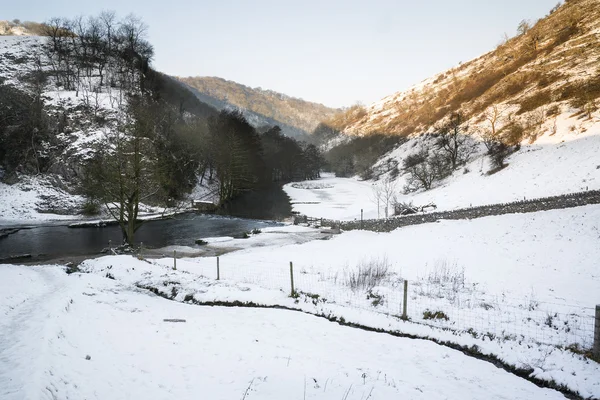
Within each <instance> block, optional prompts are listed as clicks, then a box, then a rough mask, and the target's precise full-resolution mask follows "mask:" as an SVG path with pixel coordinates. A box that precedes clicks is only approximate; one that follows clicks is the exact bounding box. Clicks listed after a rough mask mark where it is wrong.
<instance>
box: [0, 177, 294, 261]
mask: <svg viewBox="0 0 600 400" xmlns="http://www.w3.org/2000/svg"><path fill="white" fill-rule="evenodd" d="M220 214H226V215H231V216H236V217H239V218H231V217H228V216H217V215H199V214H182V215H179V216H176V217H174V218H172V219H167V220H162V221H152V222H147V223H146V224H144V225H142V226H141V227H140V229H139V230H138V231H137V232H136V235H135V240H136V242H143V243H144V246H146V247H164V246H168V245H183V246H193V245H195V240H196V239H200V238H205V237H212V236H235V235H239V234H241V233H242V232H247V231H251V230H252V229H254V228H258V229H261V228H264V227H268V226H276V225H278V223H276V222H272V221H259V220H282V219H284V218H286V217H289V216H290V215H291V205H290V201H289V198H288V197H287V195H286V194H285V192H284V191H283V190H282V189H281V187H280V186H270V187H267V188H264V189H260V190H256V191H253V192H248V193H245V194H244V195H242V196H240V197H238V198H237V199H235V200H234V201H232V202H231V203H230V204H228V205H227V206H226V207H225V208H224V209H223V210H221V211H220ZM109 240H110V241H112V243H113V244H114V245H117V244H119V243H121V241H122V235H121V230H120V228H119V227H118V226H116V225H112V226H107V227H103V228H95V227H87V228H77V229H73V228H68V227H66V226H43V227H36V228H32V229H23V230H21V231H19V232H17V233H13V234H11V235H9V236H8V237H6V238H4V239H0V258H6V257H9V256H14V255H22V254H31V255H32V256H34V257H38V256H40V255H43V256H45V257H49V258H50V257H52V256H67V255H86V254H96V253H98V252H99V251H100V250H102V249H103V248H105V247H107V246H108V241H109Z"/></svg>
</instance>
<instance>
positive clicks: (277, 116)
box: [178, 77, 340, 136]
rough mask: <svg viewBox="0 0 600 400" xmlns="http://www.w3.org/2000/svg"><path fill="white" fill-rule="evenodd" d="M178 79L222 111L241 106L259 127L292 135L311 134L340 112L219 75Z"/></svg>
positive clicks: (200, 97) (204, 100) (206, 101)
mask: <svg viewBox="0 0 600 400" xmlns="http://www.w3.org/2000/svg"><path fill="white" fill-rule="evenodd" d="M178 79H179V80H180V81H181V82H184V83H186V84H188V85H189V86H190V87H192V88H193V89H195V93H196V95H197V96H198V98H199V99H200V100H201V101H203V102H205V103H207V104H210V105H212V106H213V107H215V108H217V109H219V110H221V109H226V108H239V109H241V110H242V111H243V112H244V114H245V116H246V117H247V118H248V119H249V120H250V121H251V122H252V123H253V124H254V125H255V126H257V127H260V126H264V125H280V126H281V128H282V130H283V132H284V133H286V134H287V135H289V136H299V135H302V134H310V133H311V132H312V131H313V130H314V129H315V128H316V127H317V125H318V124H319V123H320V122H321V121H323V120H325V119H329V118H331V117H332V116H333V115H334V114H336V113H337V112H339V111H340V110H337V109H333V108H329V107H326V106H324V105H322V104H318V103H312V102H309V101H305V100H302V99H298V98H294V97H290V96H286V95H284V94H281V93H277V92H274V91H272V90H263V89H261V88H250V87H248V86H244V85H241V84H239V83H236V82H233V81H228V80H225V79H221V78H216V77H187V78H183V77H178Z"/></svg>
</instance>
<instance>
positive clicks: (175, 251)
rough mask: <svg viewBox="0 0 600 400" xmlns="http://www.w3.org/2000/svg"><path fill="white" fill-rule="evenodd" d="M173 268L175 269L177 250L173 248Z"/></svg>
mask: <svg viewBox="0 0 600 400" xmlns="http://www.w3.org/2000/svg"><path fill="white" fill-rule="evenodd" d="M173 270H175V271H177V250H173Z"/></svg>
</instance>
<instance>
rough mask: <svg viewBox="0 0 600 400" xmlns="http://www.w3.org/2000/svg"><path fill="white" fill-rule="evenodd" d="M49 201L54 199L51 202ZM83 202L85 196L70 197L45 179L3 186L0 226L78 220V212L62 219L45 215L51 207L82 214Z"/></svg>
mask: <svg viewBox="0 0 600 400" xmlns="http://www.w3.org/2000/svg"><path fill="white" fill-rule="evenodd" d="M48 199H51V200H50V202H48ZM83 202H84V198H83V197H82V196H78V195H72V194H69V193H67V192H65V191H64V190H61V189H60V188H58V187H56V186H54V185H53V184H52V183H50V182H49V181H48V179H47V178H45V177H41V176H31V177H25V176H23V177H21V179H20V182H18V183H16V184H14V185H8V184H6V183H3V182H0V225H13V224H20V223H31V222H40V221H51V220H72V219H74V218H76V212H75V213H73V214H74V215H59V214H55V213H51V212H42V211H43V209H44V208H46V207H48V206H50V205H52V206H58V205H61V206H62V208H65V209H68V208H70V209H73V210H80V209H81V205H82V204H83ZM49 203H52V204H49Z"/></svg>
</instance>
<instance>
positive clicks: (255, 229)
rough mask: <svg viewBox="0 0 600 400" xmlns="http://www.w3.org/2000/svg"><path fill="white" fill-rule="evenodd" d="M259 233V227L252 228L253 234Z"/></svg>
mask: <svg viewBox="0 0 600 400" xmlns="http://www.w3.org/2000/svg"><path fill="white" fill-rule="evenodd" d="M259 233H262V231H261V230H260V229H257V228H254V229H252V234H253V235H258V234H259Z"/></svg>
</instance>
